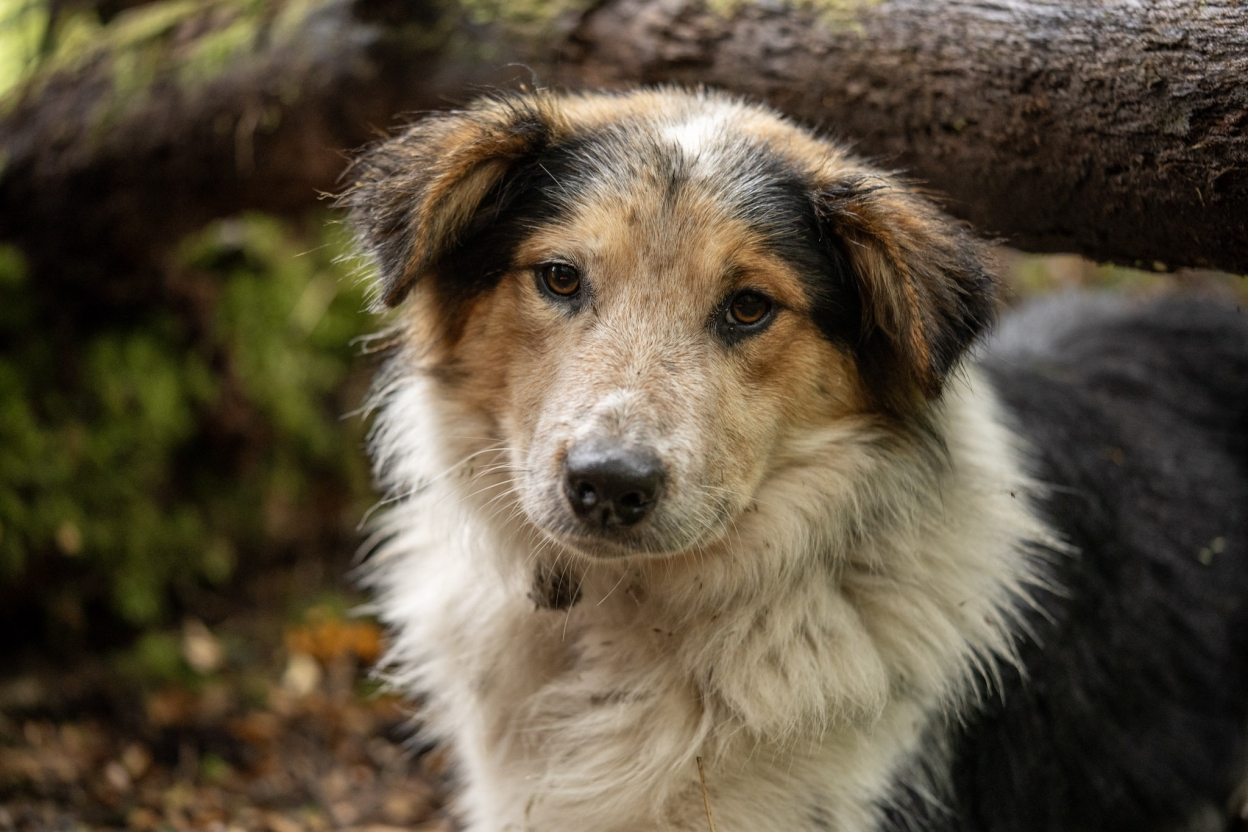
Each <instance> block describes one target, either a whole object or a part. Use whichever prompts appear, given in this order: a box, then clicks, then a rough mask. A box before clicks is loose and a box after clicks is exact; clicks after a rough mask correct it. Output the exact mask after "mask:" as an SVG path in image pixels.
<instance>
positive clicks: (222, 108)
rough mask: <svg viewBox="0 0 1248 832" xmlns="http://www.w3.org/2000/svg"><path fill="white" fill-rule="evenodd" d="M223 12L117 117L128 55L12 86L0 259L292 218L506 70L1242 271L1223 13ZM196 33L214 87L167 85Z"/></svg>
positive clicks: (564, 0)
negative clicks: (670, 90) (724, 107)
mask: <svg viewBox="0 0 1248 832" xmlns="http://www.w3.org/2000/svg"><path fill="white" fill-rule="evenodd" d="M230 2H234V0H199V5H198V6H195V7H193V9H192V10H191V11H189V12H188V11H183V12H181V15H182V16H181V17H176V16H175V19H174V20H173V21H172V22H171V23H169V24H168V25H167V26H166V27H165V29H163V30H160V31H159V32H158V34H157V35H156V36H154V37H153V38H151V39H149V40H147V41H144V47H143V48H144V49H145V50H146V51H145V52H144V53H142V54H143V55H146V56H147V57H146V58H145V60H148V61H149V63H148V64H146V65H147V66H149V67H154V68H155V69H153V70H152V71H151V77H152V80H151V81H150V82H149V83H147V84H146V85H143V86H142V87H141V89H140V90H139V91H138V92H137V93H134V92H132V91H122V86H123V85H120V84H119V83H118V81H117V70H116V66H117V64H118V62H119V61H120V60H121V57H120V56H121V55H123V54H124V51H125V50H126V49H130V48H132V43H131V41H133V38H132V39H131V41H126V43H127V44H130V45H129V46H127V45H122V46H116V47H115V48H113V49H112V51H108V50H100V51H98V52H97V53H95V54H94V56H93V57H91V58H90V59H87V60H81V59H80V60H78V61H76V62H71V63H69V64H67V65H63V66H59V67H57V66H52V67H49V68H47V69H45V70H44V71H43V72H42V73H41V74H40V75H38V76H36V78H35V79H33V80H32V81H30V82H28V84H27V86H26V88H25V92H24V94H23V95H22V96H20V97H19V98H18V99H17V100H16V102H15V103H12V104H11V105H10V107H9V109H8V112H7V114H5V115H4V116H3V117H2V118H0V159H2V160H3V161H0V164H2V165H3V169H2V170H0V237H5V238H9V239H15V240H17V241H19V242H20V243H22V244H23V245H24V246H25V247H26V248H27V250H28V251H30V252H33V254H32V257H33V258H34V259H35V260H36V261H37V262H43V261H47V262H53V261H57V260H58V258H59V261H63V260H64V258H65V254H66V252H67V251H75V250H76V251H77V252H78V254H79V255H80V257H79V258H78V260H79V262H81V263H100V262H102V260H103V259H105V258H106V256H116V257H121V258H129V259H130V260H133V261H135V262H139V261H147V262H151V261H152V260H153V259H159V257H162V256H164V254H165V253H166V252H167V251H168V244H169V242H170V241H172V240H175V239H176V238H177V237H178V236H179V235H180V234H181V233H183V232H185V231H187V230H190V229H192V228H194V227H195V226H196V225H198V224H200V223H202V222H204V221H206V220H208V219H211V218H212V217H215V216H221V215H226V214H230V213H234V212H238V211H241V210H247V209H261V210H270V211H292V210H298V209H302V208H304V207H306V206H308V205H310V204H313V203H314V202H315V200H316V199H317V197H318V195H319V194H320V193H321V192H324V191H327V190H333V189H334V188H335V187H336V185H335V182H336V178H337V176H338V175H339V173H340V171H341V170H342V169H343V167H344V165H345V160H346V158H347V156H346V153H345V150H346V149H348V148H352V147H355V146H357V145H359V144H360V143H361V142H363V141H365V140H367V139H368V138H370V136H375V135H378V134H379V133H380V131H381V130H383V129H384V128H386V127H388V126H391V125H393V124H395V123H396V118H397V117H398V116H397V114H400V113H402V112H410V111H412V110H416V109H422V108H429V107H435V106H444V105H445V104H446V103H447V102H448V101H449V102H455V101H462V100H465V99H467V98H470V97H471V96H472V95H473V91H474V86H473V85H474V84H480V83H488V82H498V81H502V82H504V83H511V82H512V80H509V79H514V78H515V77H516V76H519V78H520V79H521V80H526V79H528V78H529V73H530V71H531V73H532V75H533V76H535V77H536V78H538V79H540V80H541V81H542V82H544V83H546V84H549V85H556V86H562V87H568V88H578V87H619V86H626V85H631V84H637V83H660V82H676V83H681V84H708V85H714V86H719V87H724V88H726V89H729V90H733V91H736V92H739V93H742V94H744V95H748V96H750V97H752V98H756V99H761V100H765V101H768V102H770V103H771V104H772V105H774V106H776V107H778V108H779V109H781V110H783V111H785V112H787V113H789V114H791V115H792V116H794V117H795V118H798V119H800V120H803V121H805V122H807V123H811V124H814V125H816V126H819V127H821V128H823V129H825V130H826V131H828V132H830V133H831V134H833V135H836V136H840V137H843V138H844V139H846V140H847V141H849V142H850V143H851V144H852V145H853V146H854V147H855V149H856V150H857V152H859V153H860V154H862V155H864V156H867V157H868V158H871V159H873V160H875V161H877V162H878V163H880V164H881V165H883V166H885V167H888V168H892V169H900V170H903V171H905V172H907V173H908V175H909V176H910V177H911V178H912V179H914V180H916V181H918V182H919V183H921V184H922V185H924V186H925V187H927V188H928V189H930V190H931V191H932V192H934V193H935V194H936V195H937V196H938V197H943V199H944V202H945V204H946V206H947V207H948V208H949V210H950V211H952V212H953V213H955V214H957V215H959V216H962V217H964V218H966V219H968V220H970V221H971V222H973V223H974V224H975V225H976V226H978V227H979V228H980V229H981V230H982V231H984V232H985V233H987V234H990V235H999V236H1000V237H1002V238H1003V239H1004V240H1005V241H1007V242H1009V243H1010V244H1012V245H1015V246H1019V247H1022V248H1025V249H1030V250H1035V251H1073V252H1078V253H1081V254H1084V255H1086V256H1089V257H1092V258H1095V259H1098V260H1111V261H1115V262H1120V263H1126V264H1130V265H1141V264H1143V265H1147V266H1150V267H1152V266H1154V265H1157V266H1158V267H1162V266H1164V267H1166V268H1174V267H1179V266H1206V267H1213V268H1219V269H1223V270H1226V271H1231V272H1237V273H1244V272H1248V135H1246V134H1245V128H1246V127H1248V5H1245V4H1243V3H1241V2H1237V1H1236V0H1212V2H1197V0H1152V2H1143V3H1141V2H1137V0H940V2H933V0H882V2H870V0H790V2H789V3H788V4H787V5H786V4H785V3H783V2H781V0H754V2H743V1H742V0H715V2H712V4H711V6H710V7H708V6H707V5H705V4H704V3H703V2H701V0H603V2H600V3H598V4H597V5H594V6H592V7H588V8H587V7H585V6H584V5H579V6H578V5H577V4H578V2H579V3H582V4H583V3H584V2H585V0H539V2H538V3H536V4H535V5H534V6H533V9H535V10H536V11H533V12H532V14H531V15H530V16H529V17H528V18H524V17H520V16H518V15H517V14H516V13H514V12H509V11H508V8H509V4H508V3H507V2H505V0H460V4H459V5H454V6H452V7H450V8H449V10H448V8H447V7H446V6H445V5H444V4H443V5H439V4H437V3H435V2H433V0H355V2H354V3H352V2H349V0H305V2H303V3H302V4H295V3H293V2H290V3H287V4H286V5H285V6H278V5H276V4H274V5H271V6H269V7H267V9H266V10H265V11H264V13H263V14H261V15H260V16H259V18H258V19H254V20H253V19H252V18H250V17H248V16H247V15H248V14H252V13H251V12H247V11H239V10H237V9H235V8H234V7H233V6H231V5H229V3H230ZM543 3H548V4H552V5H549V6H546V5H543ZM162 5H171V4H169V3H168V0H162V2H160V3H154V4H152V5H151V6H147V7H144V8H142V9H136V10H131V11H129V12H126V13H124V14H123V15H120V16H119V17H118V21H123V22H124V21H125V20H126V19H127V18H128V16H132V15H134V16H138V15H149V16H150V15H152V14H154V13H153V11H152V9H154V8H157V7H160V6H162ZM510 5H511V6H512V7H514V6H516V5H517V4H510ZM296 7H299V8H301V9H302V10H301V11H300V12H299V14H298V15H295V13H294V12H292V11H290V9H292V8H296ZM179 8H183V9H186V8H187V7H186V6H180V7H179ZM245 8H252V9H254V8H255V6H254V4H252V5H250V6H246V7H245ZM526 8H527V5H526ZM244 24H246V25H244ZM111 25H112V24H110V26H111ZM231 27H234V28H231ZM248 27H250V28H248ZM107 31H108V28H107V27H106V30H105V32H106V33H107ZM223 32H227V33H228V32H233V33H234V35H236V36H235V37H233V39H232V40H229V41H228V43H229V44H232V46H229V48H227V49H226V54H227V55H228V57H229V60H228V61H227V62H226V65H224V66H218V67H215V69H214V71H213V72H211V73H208V75H207V76H206V77H195V78H188V77H187V74H186V72H184V71H183V69H184V67H185V66H187V65H188V61H189V65H194V60H192V59H194V58H195V57H196V56H197V55H200V54H201V53H202V52H204V51H205V50H199V51H196V48H195V47H196V45H197V44H199V43H202V42H206V41H207V39H208V38H209V37H211V36H213V35H220V34H221V33H223ZM240 32H241V35H240ZM153 44H155V45H153ZM240 44H241V46H240ZM230 49H232V50H233V51H229V50H230ZM153 56H154V57H153ZM188 56H190V57H188ZM513 60H521V61H523V62H525V64H526V66H527V68H517V67H515V66H509V65H508V64H509V62H510V61H513ZM123 92H124V94H123ZM83 268H86V267H85V266H84V267H83ZM86 273H87V272H84V274H86ZM100 278H101V279H102V278H103V275H100ZM92 279H94V278H92Z"/></svg>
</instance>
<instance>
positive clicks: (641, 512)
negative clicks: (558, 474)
mask: <svg viewBox="0 0 1248 832" xmlns="http://www.w3.org/2000/svg"><path fill="white" fill-rule="evenodd" d="M665 477H666V472H665V471H664V468H663V463H662V461H661V460H660V459H659V457H658V455H656V454H655V453H654V452H653V451H651V450H650V449H648V448H645V447H638V446H635V445H624V444H622V443H620V442H618V441H614V440H596V441H587V442H579V443H577V444H575V445H573V446H572V447H571V448H569V449H568V453H567V456H565V457H564V460H563V489H564V493H566V494H567V497H568V502H569V503H571V504H572V509H573V510H574V511H575V512H576V513H577V515H578V516H580V517H581V518H582V519H583V520H585V521H587V522H589V523H593V524H594V525H597V526H600V527H603V528H606V527H609V526H631V525H633V524H634V523H637V522H639V521H641V520H642V519H644V518H645V516H646V515H647V514H649V513H650V511H651V509H653V508H654V505H655V503H656V502H657V501H658V498H659V492H660V491H661V489H662V488H663V481H664V479H665Z"/></svg>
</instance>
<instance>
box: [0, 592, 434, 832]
mask: <svg viewBox="0 0 1248 832" xmlns="http://www.w3.org/2000/svg"><path fill="white" fill-rule="evenodd" d="M337 606H339V607H340V606H342V605H341V604H339V605H337ZM278 618H280V617H278ZM264 619H265V617H264V616H263V615H259V614H256V613H245V614H243V615H242V616H241V618H239V617H235V618H231V619H229V620H226V621H224V622H222V623H220V624H218V625H217V626H215V627H209V626H208V625H206V624H205V623H204V622H203V621H202V620H200V619H197V618H188V619H187V620H186V621H184V622H183V624H182V626H181V627H180V628H179V629H175V630H172V631H170V632H169V633H168V634H165V635H157V636H152V637H148V638H147V639H146V640H141V641H140V643H139V644H138V645H137V646H135V647H132V648H127V649H126V650H124V651H122V652H118V653H113V654H109V655H103V656H82V657H80V658H77V659H75V660H73V661H72V662H71V663H70V664H69V665H68V666H65V665H63V664H58V663H54V662H50V661H47V660H44V659H41V658H40V657H38V656H36V657H34V658H29V657H28V658H26V659H24V660H22V661H21V662H19V663H18V664H17V666H10V667H8V668H0V832H13V831H14V830H21V832H33V831H34V830H66V831H68V830H75V831H77V830H103V829H126V830H135V832H163V830H179V832H180V830H204V831H205V832H244V830H246V832H252V831H253V830H255V831H256V832H321V830H355V832H403V830H408V831H409V832H450V830H451V828H452V827H451V825H450V823H449V821H447V819H446V818H445V816H444V814H443V809H442V794H443V792H444V789H443V785H444V780H445V771H444V768H445V762H444V757H443V755H442V754H441V753H440V752H439V751H438V750H437V749H430V748H422V747H420V746H418V745H415V744H414V743H413V741H412V739H411V738H412V735H413V722H414V720H415V719H416V718H417V709H416V707H415V706H414V705H412V704H411V703H405V702H402V701H400V700H399V699H398V698H396V697H395V696H392V695H390V694H387V693H384V692H380V691H379V690H378V686H377V685H376V684H375V683H373V682H372V681H370V679H369V678H368V674H367V672H366V668H367V667H368V666H370V665H371V664H372V663H373V662H374V661H375V660H376V658H377V656H378V654H379V651H380V650H381V649H382V643H381V639H382V635H381V633H380V631H379V629H378V628H377V626H376V625H375V624H373V623H372V622H370V621H368V620H360V619H356V618H353V617H351V616H350V615H348V614H343V613H341V612H340V611H338V610H337V609H336V608H335V606H334V605H328V606H327V605H320V606H316V605H313V606H312V607H311V608H310V610H308V611H306V612H304V613H303V614H301V615H299V616H297V617H296V619H295V621H294V622H290V621H286V622H280V621H275V620H274V619H275V616H273V615H271V614H270V615H269V616H268V618H267V620H264ZM165 654H168V655H165Z"/></svg>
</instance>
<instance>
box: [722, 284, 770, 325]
mask: <svg viewBox="0 0 1248 832" xmlns="http://www.w3.org/2000/svg"><path fill="white" fill-rule="evenodd" d="M770 311H771V301H770V300H769V299H768V298H767V297H766V296H765V295H760V294H759V293H758V292H749V291H746V292H740V293H738V294H737V295H736V296H735V297H734V298H733V299H732V303H731V304H730V305H729V306H728V316H727V317H728V320H727V323H729V324H736V325H737V326H751V325H753V324H756V323H758V322H759V321H761V320H763V318H766V317H767V313H768V312H770Z"/></svg>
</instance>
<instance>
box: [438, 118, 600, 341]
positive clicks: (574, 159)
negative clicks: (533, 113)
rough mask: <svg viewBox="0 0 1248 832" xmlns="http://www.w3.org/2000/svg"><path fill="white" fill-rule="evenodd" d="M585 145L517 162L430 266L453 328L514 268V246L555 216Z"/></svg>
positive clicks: (562, 146) (577, 143)
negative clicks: (470, 307) (463, 315)
mask: <svg viewBox="0 0 1248 832" xmlns="http://www.w3.org/2000/svg"><path fill="white" fill-rule="evenodd" d="M583 144H584V141H583V140H582V141H572V142H567V143H562V144H557V145H554V146H551V147H547V148H545V149H543V150H542V151H540V152H538V153H535V154H534V155H533V156H531V157H529V158H527V159H524V160H522V161H520V162H519V163H517V164H516V166H515V168H514V169H513V170H511V171H509V172H508V173H507V174H506V175H504V176H503V177H502V178H501V179H500V180H499V181H498V182H497V183H495V185H494V187H493V188H491V189H490V192H489V193H488V194H487V195H486V197H485V198H484V199H483V200H482V201H481V205H480V206H479V207H478V209H477V211H476V213H475V214H474V215H473V218H472V220H471V221H470V222H469V223H468V226H467V227H466V228H465V229H464V231H463V232H462V233H461V234H460V236H459V238H458V240H457V241H456V243H455V245H454V246H452V247H451V248H450V249H449V250H448V251H447V252H446V253H445V254H444V255H443V256H442V257H441V258H439V259H438V261H437V262H436V263H435V264H434V267H433V273H434V280H435V285H436V286H437V294H438V303H439V306H440V308H441V309H442V313H443V316H444V318H445V319H446V320H447V321H448V322H450V324H451V326H452V328H454V327H455V326H456V325H457V324H458V322H459V319H460V317H461V314H462V313H463V312H464V311H465V310H466V309H467V308H468V307H469V306H470V305H471V303H472V301H473V300H474V299H475V298H477V297H478V296H480V295H482V294H484V293H486V292H488V291H490V290H491V289H493V288H494V287H495V286H497V285H498V282H499V280H501V279H502V277H503V275H505V274H506V273H507V272H508V271H509V270H511V269H512V268H513V267H514V266H515V262H514V258H515V251H516V247H517V246H519V245H520V243H521V242H522V241H523V240H524V238H525V237H526V236H528V235H529V234H530V233H532V232H533V230H534V229H536V228H539V227H540V226H542V225H544V224H546V223H549V222H551V221H553V220H555V219H556V218H557V217H558V216H559V214H560V211H561V210H562V208H563V206H564V205H565V204H566V203H567V200H568V198H569V195H568V192H567V187H568V184H567V183H569V182H571V181H572V180H573V179H574V178H575V175H576V173H577V168H578V163H579V157H578V153H579V151H580V148H581V147H582V146H583ZM453 334H454V332H453Z"/></svg>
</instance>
